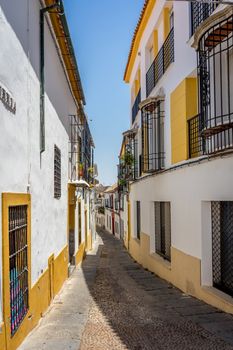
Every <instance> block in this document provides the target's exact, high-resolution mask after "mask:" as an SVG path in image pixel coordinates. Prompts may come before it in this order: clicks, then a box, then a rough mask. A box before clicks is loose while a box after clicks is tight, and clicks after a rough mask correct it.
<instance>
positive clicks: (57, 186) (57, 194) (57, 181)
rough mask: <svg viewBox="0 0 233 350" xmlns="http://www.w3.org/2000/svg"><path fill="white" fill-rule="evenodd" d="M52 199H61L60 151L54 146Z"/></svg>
mask: <svg viewBox="0 0 233 350" xmlns="http://www.w3.org/2000/svg"><path fill="white" fill-rule="evenodd" d="M54 198H56V199H59V198H61V151H60V149H59V148H58V147H57V146H56V145H54Z"/></svg>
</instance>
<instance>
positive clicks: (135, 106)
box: [132, 89, 141, 124]
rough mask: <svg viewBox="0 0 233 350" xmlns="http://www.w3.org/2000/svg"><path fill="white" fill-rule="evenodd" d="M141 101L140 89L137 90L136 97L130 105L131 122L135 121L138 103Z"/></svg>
mask: <svg viewBox="0 0 233 350" xmlns="http://www.w3.org/2000/svg"><path fill="white" fill-rule="evenodd" d="M140 102H141V89H140V90H139V91H138V94H137V97H136V99H135V101H134V104H133V107H132V124H133V123H134V121H135V118H136V116H137V114H138V111H139V103H140Z"/></svg>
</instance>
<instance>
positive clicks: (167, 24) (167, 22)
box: [163, 7, 170, 41]
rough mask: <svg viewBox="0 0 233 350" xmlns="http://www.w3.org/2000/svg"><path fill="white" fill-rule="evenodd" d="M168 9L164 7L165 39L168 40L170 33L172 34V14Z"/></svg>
mask: <svg viewBox="0 0 233 350" xmlns="http://www.w3.org/2000/svg"><path fill="white" fill-rule="evenodd" d="M169 11H170V10H169V8H168V7H164V9H163V39H164V41H165V40H166V38H167V36H168V34H169V32H170V17H169V15H170V12H169Z"/></svg>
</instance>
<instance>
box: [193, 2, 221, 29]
mask: <svg viewBox="0 0 233 350" xmlns="http://www.w3.org/2000/svg"><path fill="white" fill-rule="evenodd" d="M218 5H219V4H218V3H216V2H215V3H214V2H212V3H211V2H209V3H201V2H191V4H190V12H191V36H192V35H193V34H194V33H195V31H196V30H197V28H198V27H199V25H200V24H201V23H202V22H204V21H205V20H206V19H207V18H208V17H209V16H210V15H211V14H212V13H213V12H214V10H215V9H216V8H217V6H218Z"/></svg>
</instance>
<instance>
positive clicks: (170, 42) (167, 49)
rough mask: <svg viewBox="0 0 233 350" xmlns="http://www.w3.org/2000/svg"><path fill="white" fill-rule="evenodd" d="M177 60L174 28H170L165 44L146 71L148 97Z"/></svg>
mask: <svg viewBox="0 0 233 350" xmlns="http://www.w3.org/2000/svg"><path fill="white" fill-rule="evenodd" d="M174 60H175V51H174V28H172V29H171V30H170V33H169V34H168V36H167V38H166V40H165V41H164V44H163V46H162V47H161V49H160V50H159V52H158V54H157V56H156V57H155V59H154V61H153V63H152V64H151V66H150V68H149V69H148V71H147V73H146V96H147V97H148V96H149V95H150V93H151V91H152V90H153V89H154V87H155V86H156V85H157V83H158V81H159V80H160V79H161V78H162V76H163V75H164V73H165V72H166V70H167V69H168V67H169V66H170V64H171V63H172V62H174Z"/></svg>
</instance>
